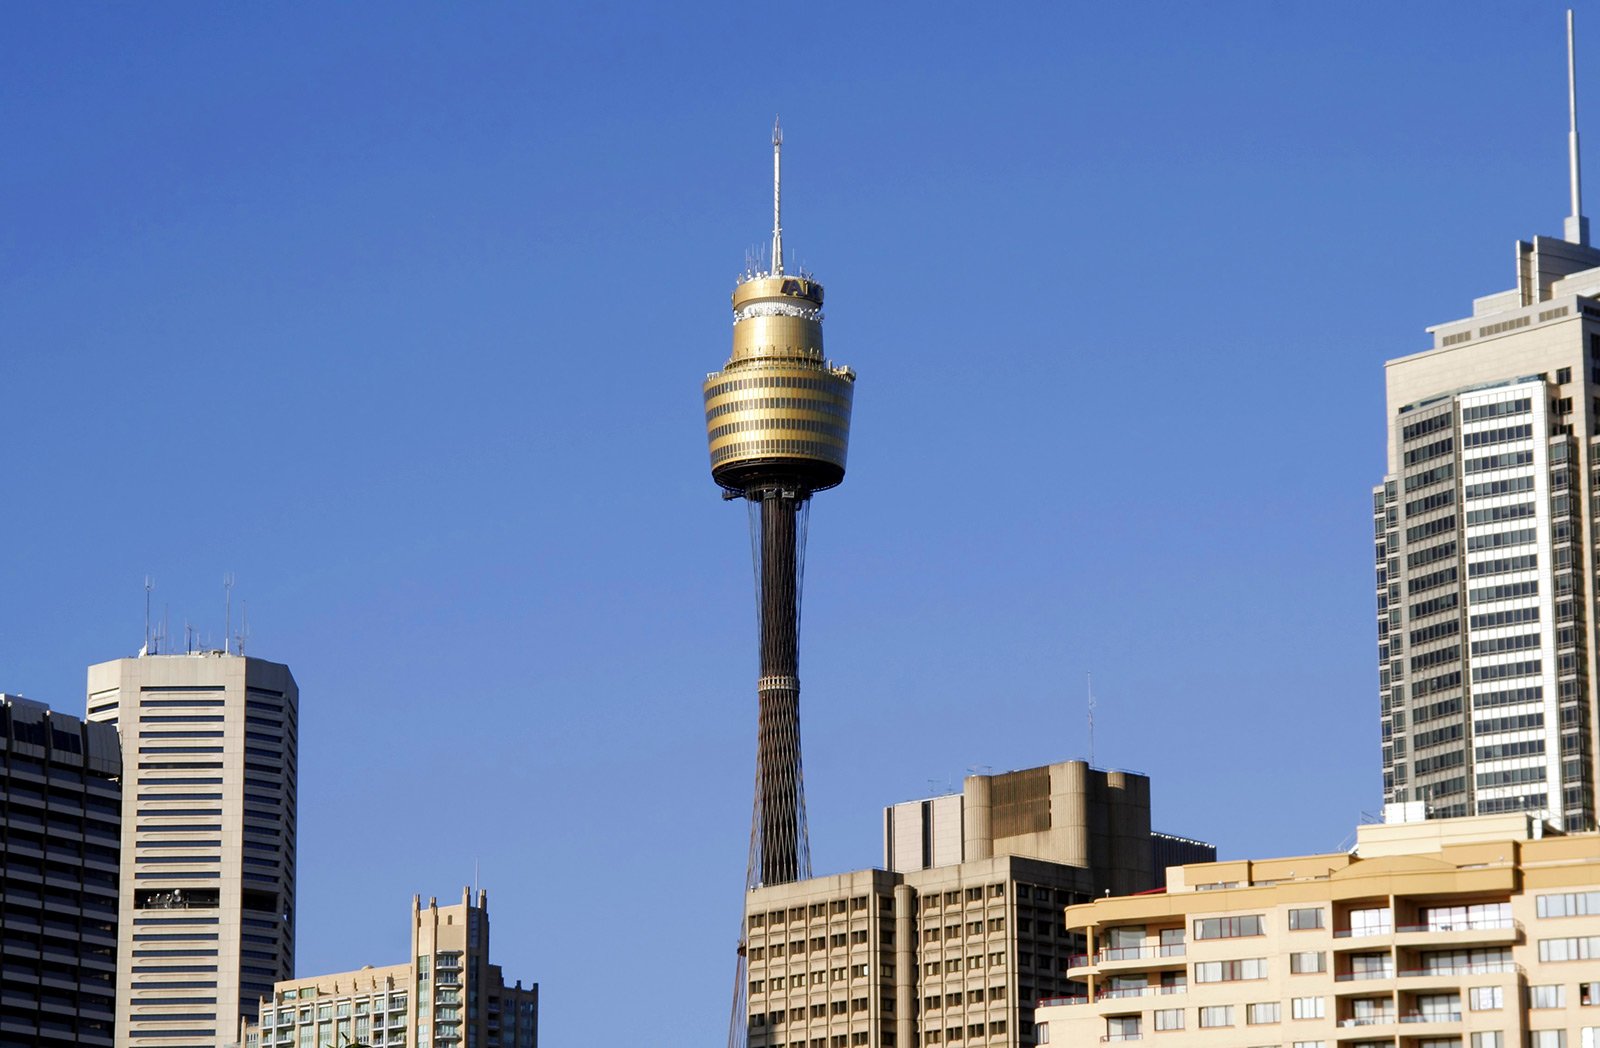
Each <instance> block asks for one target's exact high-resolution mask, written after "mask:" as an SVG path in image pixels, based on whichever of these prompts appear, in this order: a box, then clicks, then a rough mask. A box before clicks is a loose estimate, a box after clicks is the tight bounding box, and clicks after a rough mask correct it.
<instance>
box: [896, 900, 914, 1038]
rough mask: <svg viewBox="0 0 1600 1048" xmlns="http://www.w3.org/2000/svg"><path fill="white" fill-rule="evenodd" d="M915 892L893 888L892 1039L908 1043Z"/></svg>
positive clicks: (911, 1019) (911, 1023)
mask: <svg viewBox="0 0 1600 1048" xmlns="http://www.w3.org/2000/svg"><path fill="white" fill-rule="evenodd" d="M916 905H917V896H916V893H915V892H913V891H912V890H911V889H910V888H909V887H908V886H906V885H904V884H897V885H895V888H894V1043H895V1044H897V1045H906V1046H908V1048H909V1046H910V1045H913V1044H915V1043H916V1041H915V1040H913V1039H912V1032H913V1031H914V1030H915V1029H916V1027H915V1025H914V1024H915V1021H916V1003H917V996H916V994H917V987H916V977H917V949H916V943H917V927H916V922H915V919H914V918H915V913H916Z"/></svg>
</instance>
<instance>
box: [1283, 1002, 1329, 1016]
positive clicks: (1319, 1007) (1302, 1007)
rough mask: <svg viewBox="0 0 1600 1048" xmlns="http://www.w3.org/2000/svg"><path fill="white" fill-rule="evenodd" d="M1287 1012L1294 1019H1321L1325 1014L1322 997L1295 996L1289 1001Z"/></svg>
mask: <svg viewBox="0 0 1600 1048" xmlns="http://www.w3.org/2000/svg"><path fill="white" fill-rule="evenodd" d="M1289 1014H1290V1015H1292V1016H1294V1017H1295V1018H1296V1019H1321V1018H1323V1017H1324V1015H1325V1011H1324V1004H1323V998H1321V997H1296V998H1295V999H1294V1000H1292V1001H1290V1002H1289Z"/></svg>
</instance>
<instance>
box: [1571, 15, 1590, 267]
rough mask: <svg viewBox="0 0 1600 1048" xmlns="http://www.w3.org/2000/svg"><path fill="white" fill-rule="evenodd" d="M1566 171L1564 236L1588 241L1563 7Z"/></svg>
mask: <svg viewBox="0 0 1600 1048" xmlns="http://www.w3.org/2000/svg"><path fill="white" fill-rule="evenodd" d="M1567 121H1568V122H1567V171H1568V175H1569V177H1570V179H1571V182H1572V214H1571V215H1569V216H1567V221H1566V230H1565V232H1566V238H1567V240H1568V241H1570V242H1571V243H1574V244H1581V245H1583V246H1585V247H1587V246H1588V244H1589V220H1588V219H1587V218H1585V217H1583V189H1582V185H1581V182H1580V180H1579V177H1578V68H1577V62H1576V60H1575V57H1574V53H1573V45H1572V8H1570V7H1569V8H1567Z"/></svg>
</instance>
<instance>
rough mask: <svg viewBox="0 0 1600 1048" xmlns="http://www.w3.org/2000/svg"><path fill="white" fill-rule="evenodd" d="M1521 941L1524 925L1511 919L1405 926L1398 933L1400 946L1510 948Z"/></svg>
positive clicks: (1396, 941)
mask: <svg viewBox="0 0 1600 1048" xmlns="http://www.w3.org/2000/svg"><path fill="white" fill-rule="evenodd" d="M1521 938H1522V925H1520V924H1518V923H1517V922H1516V921H1514V920H1512V919H1511V918H1509V917H1497V918H1480V919H1478V920H1460V921H1435V922H1433V923H1432V924H1405V925H1401V926H1400V927H1398V928H1396V929H1395V945H1397V946H1421V945H1423V944H1426V945H1428V946H1485V945H1487V946H1509V945H1511V944H1513V943H1516V942H1519V941H1521Z"/></svg>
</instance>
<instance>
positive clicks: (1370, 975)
mask: <svg viewBox="0 0 1600 1048" xmlns="http://www.w3.org/2000/svg"><path fill="white" fill-rule="evenodd" d="M1350 977H1351V978H1352V979H1390V978H1393V977H1394V966H1393V963H1392V959H1391V958H1390V956H1389V955H1388V954H1387V953H1353V954H1351V955H1350Z"/></svg>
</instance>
